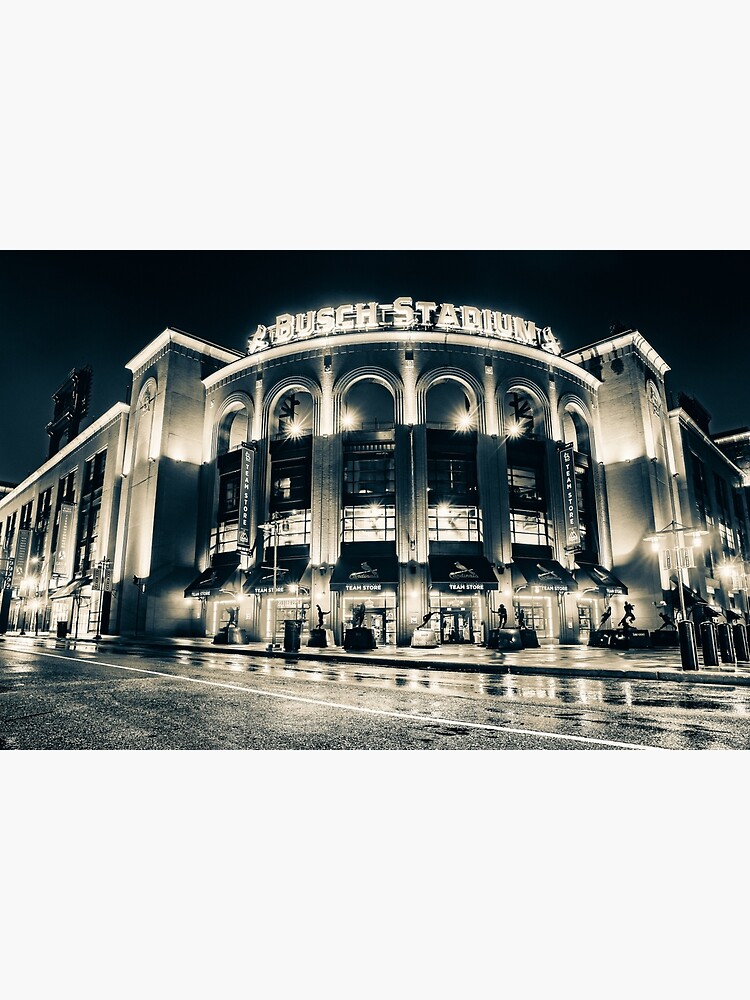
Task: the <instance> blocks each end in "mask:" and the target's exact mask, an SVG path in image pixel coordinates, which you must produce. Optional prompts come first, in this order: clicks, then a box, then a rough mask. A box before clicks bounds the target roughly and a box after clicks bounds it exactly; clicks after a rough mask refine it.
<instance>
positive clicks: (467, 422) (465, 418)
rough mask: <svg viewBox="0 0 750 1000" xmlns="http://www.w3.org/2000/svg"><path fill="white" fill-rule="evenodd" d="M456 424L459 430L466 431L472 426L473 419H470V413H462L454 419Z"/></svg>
mask: <svg viewBox="0 0 750 1000" xmlns="http://www.w3.org/2000/svg"><path fill="white" fill-rule="evenodd" d="M456 424H457V426H458V429H459V430H460V431H468V430H470V429H471V428H472V427H473V425H474V421H473V420H472V417H471V414H470V413H462V414H461V416H460V417H459V418H458V420H457V421H456Z"/></svg>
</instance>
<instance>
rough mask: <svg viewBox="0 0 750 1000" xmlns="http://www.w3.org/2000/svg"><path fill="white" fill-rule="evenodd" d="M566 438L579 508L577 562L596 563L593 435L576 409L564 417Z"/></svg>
mask: <svg viewBox="0 0 750 1000" xmlns="http://www.w3.org/2000/svg"><path fill="white" fill-rule="evenodd" d="M563 435H564V438H565V443H566V444H571V443H572V445H573V454H574V463H575V485H576V502H577V508H578V532H579V541H578V551H577V553H576V560H577V561H578V562H586V563H596V562H597V561H598V558H599V545H598V535H597V527H596V490H595V487H594V470H593V461H592V456H591V431H590V428H589V425H588V422H587V420H586V418H585V417H584V416H583V414H582V413H581V412H580V411H579V410H578V409H577V408H575V407H573V406H566V408H565V412H564V414H563Z"/></svg>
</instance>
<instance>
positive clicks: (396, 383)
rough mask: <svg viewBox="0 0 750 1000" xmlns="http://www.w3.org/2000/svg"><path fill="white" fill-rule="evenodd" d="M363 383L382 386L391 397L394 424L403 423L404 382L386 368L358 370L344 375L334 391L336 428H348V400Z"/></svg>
mask: <svg viewBox="0 0 750 1000" xmlns="http://www.w3.org/2000/svg"><path fill="white" fill-rule="evenodd" d="M363 382H370V383H372V384H374V385H377V386H381V387H382V388H383V389H385V390H386V391H387V392H388V393H389V394H390V396H391V404H392V414H393V423H394V424H397V423H402V422H403V409H404V407H403V399H404V387H403V382H402V381H401V379H399V378H398V377H397V376H396V375H394V374H393V373H392V372H389V371H387V370H386V369H384V368H375V367H372V368H357V369H355V370H354V371H351V372H347V373H346V374H345V375H343V376H342V377H341V378H340V379H339V380H338V382H337V383H336V385H335V386H334V389H333V407H334V426H335V427H340V428H341V429H342V430H346V429H347V428H346V427H345V426H344V424H345V419H344V418H345V412H346V410H347V398H348V397H349V395H350V393H351V392H352V390H353V389H355V387H356V386H357V385H360V384H361V383H363Z"/></svg>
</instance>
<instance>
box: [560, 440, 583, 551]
mask: <svg viewBox="0 0 750 1000" xmlns="http://www.w3.org/2000/svg"><path fill="white" fill-rule="evenodd" d="M560 475H561V477H562V488H563V507H564V509H565V548H566V549H579V548H580V547H581V522H580V520H579V518H578V495H577V493H576V463H575V453H574V449H573V445H572V444H566V445H565V447H564V448H563V449H562V450H561V451H560Z"/></svg>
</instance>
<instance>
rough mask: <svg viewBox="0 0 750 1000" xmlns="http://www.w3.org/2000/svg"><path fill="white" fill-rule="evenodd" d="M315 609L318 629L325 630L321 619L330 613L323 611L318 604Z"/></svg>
mask: <svg viewBox="0 0 750 1000" xmlns="http://www.w3.org/2000/svg"><path fill="white" fill-rule="evenodd" d="M315 607H316V608H317V609H318V628H325V625H324V624H323V618H324V617H325V616H326V615H330V613H331V612H330V611H323V610H322V608H321V607H320V605H319V604H316V605H315Z"/></svg>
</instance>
